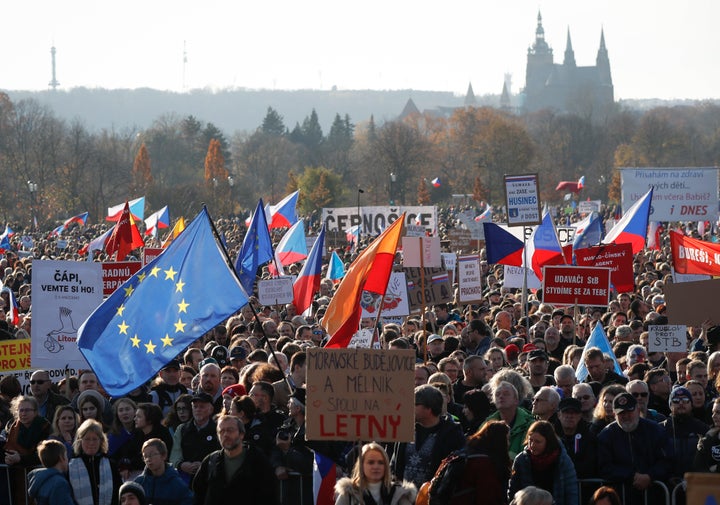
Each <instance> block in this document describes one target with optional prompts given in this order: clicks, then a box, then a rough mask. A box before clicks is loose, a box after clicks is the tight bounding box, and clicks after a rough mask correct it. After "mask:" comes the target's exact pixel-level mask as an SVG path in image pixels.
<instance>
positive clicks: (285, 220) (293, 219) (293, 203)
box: [268, 191, 300, 230]
mask: <svg viewBox="0 0 720 505" xmlns="http://www.w3.org/2000/svg"><path fill="white" fill-rule="evenodd" d="M299 193H300V191H295V192H293V193H290V194H289V195H288V196H286V197H285V198H283V199H282V200H280V202H278V203H277V205H271V206H270V217H269V219H268V226H269V228H270V229H271V230H272V229H273V228H289V227H290V226H292V225H294V224H295V223H297V220H298V216H297V210H296V208H297V200H298V194H299Z"/></svg>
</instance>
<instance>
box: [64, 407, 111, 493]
mask: <svg viewBox="0 0 720 505" xmlns="http://www.w3.org/2000/svg"><path fill="white" fill-rule="evenodd" d="M73 449H74V452H75V454H76V457H74V458H72V459H71V460H70V464H69V471H68V477H69V479H68V480H69V481H70V486H71V487H72V489H73V496H74V497H75V501H76V502H77V504H78V505H117V503H118V500H117V497H118V489H120V484H121V479H120V474H119V473H118V472H117V469H116V468H115V465H114V464H113V463H112V462H111V461H110V460H109V459H108V457H107V450H108V440H107V436H105V433H104V432H103V427H102V425H101V424H100V423H99V422H97V421H95V420H94V419H88V420H86V421H84V422H83V423H82V424H81V425H80V427H79V428H78V431H77V433H76V434H75V442H74V443H73Z"/></svg>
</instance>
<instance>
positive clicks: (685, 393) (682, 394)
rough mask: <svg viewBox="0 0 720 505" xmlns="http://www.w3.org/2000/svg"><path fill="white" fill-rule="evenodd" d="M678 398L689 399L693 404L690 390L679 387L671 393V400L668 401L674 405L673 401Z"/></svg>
mask: <svg viewBox="0 0 720 505" xmlns="http://www.w3.org/2000/svg"><path fill="white" fill-rule="evenodd" d="M676 398H687V399H688V400H690V401H691V402H692V393H690V390H689V389H688V388H686V387H683V386H678V387H676V388H673V390H672V391H670V398H669V399H668V404H670V405H672V403H673V400H674V399H676Z"/></svg>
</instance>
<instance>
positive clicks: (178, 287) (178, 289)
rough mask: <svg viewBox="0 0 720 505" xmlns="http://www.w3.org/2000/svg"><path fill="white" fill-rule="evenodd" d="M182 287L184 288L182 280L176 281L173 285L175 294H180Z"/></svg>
mask: <svg viewBox="0 0 720 505" xmlns="http://www.w3.org/2000/svg"><path fill="white" fill-rule="evenodd" d="M183 286H185V283H184V282H183V281H182V279H178V281H177V282H176V283H175V292H176V293H182V289H183Z"/></svg>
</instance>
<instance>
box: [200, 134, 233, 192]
mask: <svg viewBox="0 0 720 505" xmlns="http://www.w3.org/2000/svg"><path fill="white" fill-rule="evenodd" d="M228 175H229V174H228V171H227V169H226V168H225V157H224V156H223V153H222V145H221V144H220V141H219V140H217V139H211V140H210V144H209V145H208V151H207V155H206V156H205V184H207V185H208V186H209V185H211V184H215V183H217V181H225V180H227V178H228ZM213 181H215V182H213Z"/></svg>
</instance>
